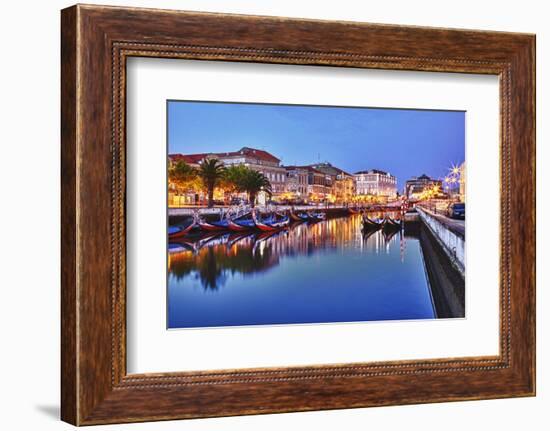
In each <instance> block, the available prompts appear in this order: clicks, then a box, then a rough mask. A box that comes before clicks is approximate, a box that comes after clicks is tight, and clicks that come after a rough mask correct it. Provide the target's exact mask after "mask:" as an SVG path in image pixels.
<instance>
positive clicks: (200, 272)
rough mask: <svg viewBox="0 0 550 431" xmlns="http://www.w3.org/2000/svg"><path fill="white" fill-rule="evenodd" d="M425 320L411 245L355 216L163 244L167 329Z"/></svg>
mask: <svg viewBox="0 0 550 431" xmlns="http://www.w3.org/2000/svg"><path fill="white" fill-rule="evenodd" d="M429 318H434V311H433V306H432V300H431V296H430V291H429V286H428V282H427V279H426V275H425V271H424V266H423V260H422V252H421V248H420V243H419V240H418V238H416V237H414V236H405V235H404V234H403V233H402V232H393V233H385V232H383V231H381V230H379V231H376V232H371V233H369V234H366V235H365V234H364V233H363V232H362V230H361V219H360V217H358V216H354V217H348V218H338V219H332V220H327V221H324V222H320V223H316V224H307V223H302V224H298V225H294V226H292V227H291V228H290V229H289V230H286V231H282V232H278V233H276V234H273V235H269V234H229V233H225V234H220V235H212V234H210V235H196V236H191V237H189V238H186V241H180V242H179V243H175V244H170V253H169V272H168V327H169V328H189V327H212V326H241V325H264V324H296V323H329V322H357V321H373V320H403V319H429Z"/></svg>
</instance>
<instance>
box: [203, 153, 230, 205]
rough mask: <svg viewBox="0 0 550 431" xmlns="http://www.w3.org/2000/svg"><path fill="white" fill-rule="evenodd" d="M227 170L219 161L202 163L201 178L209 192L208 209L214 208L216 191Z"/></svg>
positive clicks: (211, 160) (213, 160)
mask: <svg viewBox="0 0 550 431" xmlns="http://www.w3.org/2000/svg"><path fill="white" fill-rule="evenodd" d="M224 172H225V168H224V167H223V163H222V162H220V161H219V160H218V159H207V160H204V161H203V162H202V163H201V166H200V168H199V176H200V178H201V179H202V182H203V184H204V186H205V187H206V190H207V192H208V208H212V207H213V206H214V189H215V188H216V186H217V185H218V184H219V183H220V181H221V180H222V178H223V176H224Z"/></svg>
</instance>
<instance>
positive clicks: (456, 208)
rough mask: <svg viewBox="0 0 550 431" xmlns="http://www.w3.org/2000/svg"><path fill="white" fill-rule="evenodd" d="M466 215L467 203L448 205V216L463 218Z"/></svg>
mask: <svg viewBox="0 0 550 431" xmlns="http://www.w3.org/2000/svg"><path fill="white" fill-rule="evenodd" d="M465 216H466V205H465V204H464V202H458V203H454V204H449V206H448V207H447V217H450V218H458V219H463V218H464V217H465Z"/></svg>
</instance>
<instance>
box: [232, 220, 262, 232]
mask: <svg viewBox="0 0 550 431" xmlns="http://www.w3.org/2000/svg"><path fill="white" fill-rule="evenodd" d="M227 227H228V229H229V230H230V231H232V232H248V231H250V230H252V229H254V228H255V227H256V223H254V222H253V221H251V223H250V224H248V223H247V224H243V223H242V222H238V221H233V220H229V222H228V224H227Z"/></svg>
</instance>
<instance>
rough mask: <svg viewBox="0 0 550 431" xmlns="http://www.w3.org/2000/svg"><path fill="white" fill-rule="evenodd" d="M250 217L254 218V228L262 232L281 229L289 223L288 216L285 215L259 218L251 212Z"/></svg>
mask: <svg viewBox="0 0 550 431" xmlns="http://www.w3.org/2000/svg"><path fill="white" fill-rule="evenodd" d="M252 218H253V219H254V223H255V224H256V228H257V229H258V230H260V231H262V232H273V231H277V230H281V229H284V228H286V227H288V225H289V224H290V217H289V216H286V215H285V216H282V217H280V216H279V217H277V216H275V215H271V216H269V217H267V218H266V219H263V220H259V219H258V217H257V216H256V214H255V213H253V214H252Z"/></svg>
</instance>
